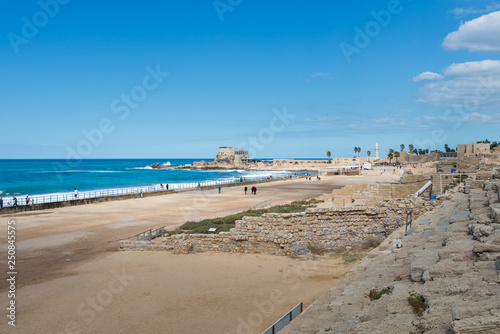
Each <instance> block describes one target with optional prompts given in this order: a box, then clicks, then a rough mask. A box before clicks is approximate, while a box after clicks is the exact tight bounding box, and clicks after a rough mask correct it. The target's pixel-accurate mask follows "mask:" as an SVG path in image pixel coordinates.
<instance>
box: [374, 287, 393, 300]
mask: <svg viewBox="0 0 500 334" xmlns="http://www.w3.org/2000/svg"><path fill="white" fill-rule="evenodd" d="M393 289H394V288H383V289H381V290H375V289H373V290H370V293H369V294H368V297H370V300H377V299H380V297H382V296H383V295H388V294H391V293H392V290H393Z"/></svg>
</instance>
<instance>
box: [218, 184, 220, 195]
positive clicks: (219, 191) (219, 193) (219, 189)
mask: <svg viewBox="0 0 500 334" xmlns="http://www.w3.org/2000/svg"><path fill="white" fill-rule="evenodd" d="M218 189H219V194H220V186H219V188H218Z"/></svg>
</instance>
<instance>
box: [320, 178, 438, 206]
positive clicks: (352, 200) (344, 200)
mask: <svg viewBox="0 0 500 334" xmlns="http://www.w3.org/2000/svg"><path fill="white" fill-rule="evenodd" d="M429 180H430V176H429V175H405V176H404V177H402V178H401V180H400V181H399V182H394V183H370V184H353V185H349V186H345V187H343V188H342V189H334V190H333V191H332V193H331V194H325V195H323V196H321V197H320V198H321V199H323V200H325V201H332V200H333V203H334V205H335V206H374V205H375V203H376V202H380V201H388V200H392V199H398V198H399V199H404V198H407V197H408V196H410V195H413V194H414V193H416V192H417V191H418V190H419V189H420V188H422V187H423V186H424V185H425V184H426V183H427V182H428V181H429ZM430 192H431V188H429V189H427V190H426V191H425V192H424V194H422V195H420V196H421V197H422V198H427V199H428V198H430Z"/></svg>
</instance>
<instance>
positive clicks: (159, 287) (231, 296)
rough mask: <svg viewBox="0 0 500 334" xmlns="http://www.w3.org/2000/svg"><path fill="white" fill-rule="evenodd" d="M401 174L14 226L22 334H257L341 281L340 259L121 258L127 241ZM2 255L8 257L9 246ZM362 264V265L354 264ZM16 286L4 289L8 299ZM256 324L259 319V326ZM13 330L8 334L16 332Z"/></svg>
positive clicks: (77, 213)
mask: <svg viewBox="0 0 500 334" xmlns="http://www.w3.org/2000/svg"><path fill="white" fill-rule="evenodd" d="M391 179H393V176H386V175H381V176H361V177H360V176H353V177H345V176H342V177H323V178H322V180H321V181H317V180H312V181H307V180H304V179H297V180H287V181H276V182H273V183H268V184H262V185H258V192H257V195H256V196H253V195H250V194H248V195H244V192H243V189H240V187H232V188H223V189H222V193H221V194H218V193H217V191H216V190H209V191H188V192H181V193H176V194H171V195H165V196H157V197H151V198H144V199H132V200H123V201H116V202H107V203H99V204H91V205H84V206H78V207H66V208H60V209H55V210H51V211H40V212H35V213H34V214H29V215H28V214H24V215H23V214H18V215H15V216H11V217H2V219H1V223H2V226H3V227H2V228H4V229H5V230H6V224H7V221H8V219H15V220H16V224H17V226H18V231H17V236H18V239H17V270H18V281H17V288H18V290H17V301H18V309H17V314H18V318H17V325H16V328H15V331H16V332H20V333H34V332H37V333H103V332H111V333H113V332H121V333H133V332H149V333H201V332H203V333H258V332H261V331H262V330H264V329H265V328H267V327H268V326H269V325H270V324H272V323H273V322H274V321H276V320H277V319H278V318H279V317H281V315H283V314H284V313H285V312H287V311H288V310H289V309H290V308H292V307H293V306H295V305H296V304H297V303H298V302H301V301H302V302H304V304H305V306H306V307H307V306H308V305H309V304H310V303H311V302H312V301H313V300H314V299H315V298H317V297H318V296H319V295H321V294H322V293H323V292H324V291H326V290H328V289H329V288H330V287H332V286H333V285H334V284H335V281H336V280H337V279H338V278H339V277H341V276H342V275H343V274H344V273H345V272H346V271H347V270H348V269H349V266H345V265H343V264H342V261H341V259H337V258H321V259H317V260H312V259H307V260H304V259H292V258H288V257H279V256H268V255H257V254H252V255H241V254H223V253H203V254H190V255H173V254H171V253H167V252H165V253H164V252H128V251H127V252H118V251H117V242H118V241H119V240H121V239H126V238H130V237H132V236H134V235H135V234H137V233H139V232H142V231H144V230H146V229H149V228H156V227H160V226H164V225H165V226H167V227H168V228H175V226H178V225H179V224H182V223H184V222H185V221H189V220H199V219H202V218H207V217H217V216H223V215H227V214H231V213H236V212H240V211H242V210H246V209H249V208H252V207H254V206H255V205H259V204H260V203H262V202H263V201H265V200H269V199H271V201H272V204H273V205H277V204H283V203H285V202H290V201H293V200H300V199H304V198H308V197H317V196H319V195H321V194H323V193H326V192H330V191H331V190H332V189H334V188H338V187H341V186H343V185H347V184H354V183H368V182H375V181H388V180H391ZM0 242H2V256H6V254H5V249H6V245H5V243H6V238H5V237H3V239H2V240H1V241H0ZM350 265H352V264H350ZM5 282H6V280H5V277H4V279H2V283H1V293H2V297H1V299H2V300H6V290H7V285H6V283H5ZM249 317H250V318H249ZM5 326H7V325H6V323H4V324H2V325H1V327H0V328H2V327H3V328H4V329H5Z"/></svg>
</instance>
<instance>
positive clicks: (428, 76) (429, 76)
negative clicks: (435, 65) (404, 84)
mask: <svg viewBox="0 0 500 334" xmlns="http://www.w3.org/2000/svg"><path fill="white" fill-rule="evenodd" d="M443 78H444V77H443V76H442V75H441V74H438V73H434V72H424V73H420V74H419V75H417V76H416V77H413V79H411V80H412V81H413V82H419V81H422V80H439V79H443Z"/></svg>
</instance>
